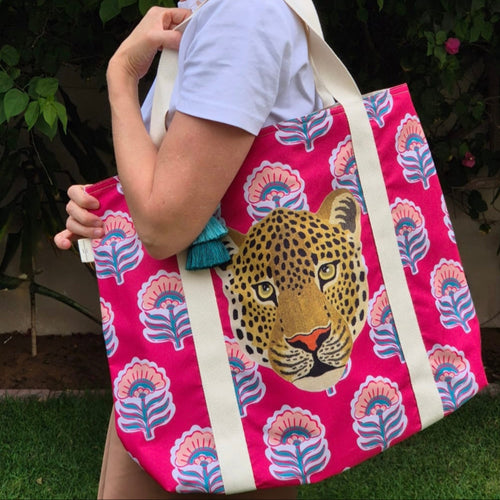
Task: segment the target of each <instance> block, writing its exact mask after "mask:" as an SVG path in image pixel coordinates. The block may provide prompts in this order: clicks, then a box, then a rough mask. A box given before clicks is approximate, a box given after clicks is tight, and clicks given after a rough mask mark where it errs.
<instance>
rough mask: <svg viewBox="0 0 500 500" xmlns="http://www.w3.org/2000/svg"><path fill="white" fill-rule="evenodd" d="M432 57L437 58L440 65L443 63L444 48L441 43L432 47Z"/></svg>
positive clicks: (444, 57) (444, 58)
mask: <svg viewBox="0 0 500 500" xmlns="http://www.w3.org/2000/svg"><path fill="white" fill-rule="evenodd" d="M434 57H436V59H438V60H439V62H440V64H441V66H443V65H444V63H445V61H446V50H445V49H444V47H443V46H442V45H439V46H436V47H434Z"/></svg>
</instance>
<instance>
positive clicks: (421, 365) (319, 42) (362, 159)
mask: <svg viewBox="0 0 500 500" xmlns="http://www.w3.org/2000/svg"><path fill="white" fill-rule="evenodd" d="M284 1H286V3H287V4H288V5H289V6H290V8H291V9H292V10H293V11H294V12H295V13H296V14H297V15H298V16H299V17H300V18H301V19H302V20H303V21H304V23H305V24H306V25H307V26H308V36H309V50H310V57H311V62H312V64H313V67H314V68H315V75H316V78H317V88H318V90H319V91H321V94H320V95H321V97H322V98H323V100H324V102H325V103H327V104H328V103H329V102H330V101H331V96H333V97H334V98H335V99H336V100H337V101H338V102H339V103H340V104H341V105H342V106H343V107H344V110H345V113H346V115H347V118H348V122H349V127H350V131H351V137H352V142H353V148H354V154H355V158H356V163H357V167H358V172H359V177H360V182H361V185H362V189H363V194H364V197H365V202H366V206H367V210H368V213H369V218H370V223H371V226H372V231H373V234H374V238H375V242H376V247H377V252H378V256H379V260H380V266H381V270H382V275H383V279H384V283H385V287H386V291H387V295H388V298H389V302H390V305H391V309H392V314H393V317H394V321H395V325H396V329H397V332H398V336H399V340H400V343H401V346H402V350H403V354H404V357H405V361H406V364H407V367H408V371H409V374H410V378H411V383H412V387H413V390H414V393H415V398H416V402H417V407H418V411H419V415H420V420H421V424H422V427H423V428H425V427H427V426H428V425H430V424H432V423H433V422H435V421H437V420H439V419H440V418H442V417H443V408H442V403H441V398H440V396H439V393H438V391H437V387H436V385H435V383H434V378H433V374H432V371H431V367H430V365H429V362H428V358H427V353H426V349H425V345H424V343H423V339H422V335H421V332H420V328H419V325H418V320H417V318H416V314H415V310H414V307H413V303H412V299H411V295H410V291H409V289H408V284H407V282H406V277H405V274H404V269H403V265H402V262H401V258H400V255H399V250H398V245H397V239H396V235H395V232H394V227H393V222H392V215H391V211H390V204H389V200H388V196H387V192H386V188H385V182H384V179H383V176H382V169H381V166H380V160H379V157H378V153H377V147H376V144H375V140H374V137H373V132H372V129H371V125H370V121H369V118H368V116H367V113H366V110H365V107H364V104H363V98H362V95H361V93H360V91H359V89H358V87H357V85H356V83H355V82H354V80H353V78H352V76H351V75H350V73H349V71H348V70H347V69H346V67H345V66H344V64H343V63H342V62H341V61H340V59H339V58H338V57H337V55H336V54H335V53H334V52H333V51H332V50H331V48H330V47H329V46H328V45H327V44H326V43H325V42H324V40H323V39H322V33H321V28H320V24H319V21H318V17H317V14H316V11H315V9H314V4H313V2H312V0H284ZM176 58H177V54H176V53H173V52H170V51H164V52H163V53H162V56H161V59H160V64H159V68H158V76H157V83H156V92H155V94H154V99H153V110H152V119H151V131H150V133H151V136H152V138H153V140H154V141H155V143H156V144H159V143H160V142H161V139H162V137H163V134H164V133H165V127H164V119H165V111H166V110H167V109H168V107H169V101H170V92H171V89H172V88H173V83H174V80H175V75H176V67H177V59H176ZM325 92H326V94H327V95H325ZM178 262H179V267H180V269H181V277H182V281H183V286H184V293H185V297H186V302H187V307H188V313H189V317H190V320H191V325H192V331H193V337H194V338H195V347H196V352H197V356H198V361H199V367H200V372H201V374H202V375H201V376H202V381H203V386H204V391H205V394H206V400H207V407H208V409H209V414H210V420H211V425H212V430H213V432H214V438H215V442H216V449H217V453H218V457H219V464H220V467H221V472H222V477H223V481H224V485H225V490H226V493H228V494H230V493H236V492H239V491H245V490H250V489H253V488H255V484H254V480H253V473H252V469H251V465H250V459H249V457H248V450H247V448H246V445H245V436H244V433H243V428H242V425H241V420H240V418H239V413H238V412H237V411H236V410H237V401H236V396H235V393H234V389H232V377H231V371H230V367H229V363H228V360H227V355H226V349H225V345H224V340H223V331H222V327H221V325H220V320H219V311H218V308H217V303H216V300H215V295H214V290H213V285H212V279H211V274H210V271H206V270H202V271H186V269H185V255H184V254H181V255H179V257H178ZM222 395H224V397H222Z"/></svg>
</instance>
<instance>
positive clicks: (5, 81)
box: [0, 71, 14, 94]
mask: <svg viewBox="0 0 500 500" xmlns="http://www.w3.org/2000/svg"><path fill="white" fill-rule="evenodd" d="M13 86H14V80H12V78H11V77H10V75H8V74H7V73H6V72H5V71H0V94H3V93H4V92H7V90H9V89H11V88H12V87H13Z"/></svg>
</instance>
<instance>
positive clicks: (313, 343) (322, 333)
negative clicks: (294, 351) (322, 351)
mask: <svg viewBox="0 0 500 500" xmlns="http://www.w3.org/2000/svg"><path fill="white" fill-rule="evenodd" d="M330 332H331V327H330V326H327V327H319V328H315V329H314V330H313V331H312V332H310V333H298V334H297V335H294V336H293V337H291V338H289V339H286V340H287V342H288V343H289V344H290V345H291V346H292V347H297V348H298V349H302V350H303V351H306V352H310V353H312V352H315V351H317V350H318V349H319V348H320V347H321V345H322V344H323V342H324V341H325V340H326V339H327V338H328V336H329V335H330Z"/></svg>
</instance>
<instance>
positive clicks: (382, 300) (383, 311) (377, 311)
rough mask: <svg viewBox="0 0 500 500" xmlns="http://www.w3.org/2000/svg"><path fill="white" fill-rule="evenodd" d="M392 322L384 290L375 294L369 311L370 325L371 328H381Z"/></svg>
mask: <svg viewBox="0 0 500 500" xmlns="http://www.w3.org/2000/svg"><path fill="white" fill-rule="evenodd" d="M391 321H392V311H391V306H390V304H389V299H388V297H387V292H386V290H385V288H383V287H382V289H381V290H380V291H379V292H377V293H376V294H375V296H374V297H373V305H372V309H371V324H372V326H373V327H376V326H381V325H384V324H387V323H390V322H391Z"/></svg>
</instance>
